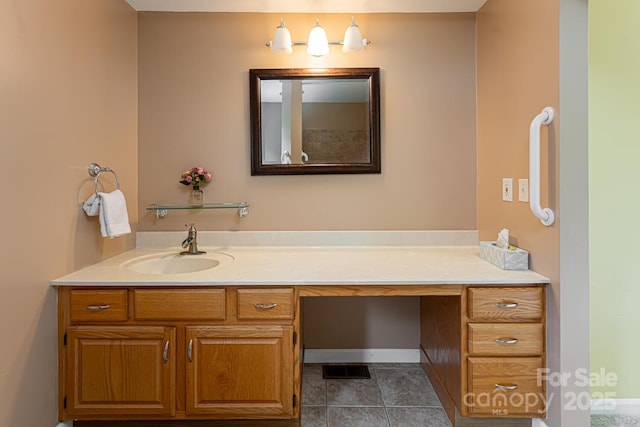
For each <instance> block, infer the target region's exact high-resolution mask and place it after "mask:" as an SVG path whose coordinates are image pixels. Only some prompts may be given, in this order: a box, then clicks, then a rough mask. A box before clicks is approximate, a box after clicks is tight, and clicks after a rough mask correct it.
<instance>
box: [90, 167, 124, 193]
mask: <svg viewBox="0 0 640 427" xmlns="http://www.w3.org/2000/svg"><path fill="white" fill-rule="evenodd" d="M87 170H88V171H89V175H91V176H92V177H94V178H95V180H94V182H93V187H94V188H95V190H96V194H98V178H100V174H101V173H102V172H111V173H112V174H113V176H114V177H115V178H116V186H117V189H118V190H119V189H120V178H118V174H117V173H116V171H114V170H113V169H111V168H109V167H106V168H103V167H102V166H100V165H99V164H97V163H91V164H90V165H89V167H88V168H87Z"/></svg>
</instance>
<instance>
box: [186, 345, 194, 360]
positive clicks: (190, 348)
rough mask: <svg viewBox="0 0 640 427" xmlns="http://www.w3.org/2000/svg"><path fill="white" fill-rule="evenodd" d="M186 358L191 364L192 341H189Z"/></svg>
mask: <svg viewBox="0 0 640 427" xmlns="http://www.w3.org/2000/svg"><path fill="white" fill-rule="evenodd" d="M187 357H188V358H189V362H191V363H193V340H189V348H187Z"/></svg>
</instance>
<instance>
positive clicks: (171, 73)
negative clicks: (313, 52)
mask: <svg viewBox="0 0 640 427" xmlns="http://www.w3.org/2000/svg"><path fill="white" fill-rule="evenodd" d="M319 18H320V22H321V23H322V24H323V26H324V27H325V28H326V30H327V32H328V34H329V37H330V38H331V39H340V38H342V35H343V32H344V29H345V27H346V26H347V24H348V23H349V20H350V16H349V15H320V16H319ZM285 20H286V24H287V26H288V27H289V28H290V29H291V33H292V36H293V38H294V40H303V39H306V37H307V34H308V31H309V29H310V28H311V27H312V26H313V25H314V22H315V15H285ZM279 21H280V15H274V14H235V13H228V14H224V13H222V14H216V13H200V14H192V13H151V12H148V13H140V14H139V47H140V49H139V55H140V62H139V67H140V121H139V126H140V141H139V150H140V166H139V167H140V169H139V179H140V199H139V200H140V208H139V209H140V213H139V214H140V229H141V230H145V231H155V230H181V229H184V224H185V222H196V223H197V225H198V226H199V228H200V229H203V230H229V229H239V230H359V229H364V230H392V229H431V230H438V229H475V227H476V213H475V210H476V208H475V207H476V202H475V186H476V152H475V35H474V33H475V18H474V15H473V14H455V15H454V14H435V15H426V14H404V15H402V14H398V15H394V14H371V15H359V16H358V17H357V22H358V25H359V26H360V28H361V29H362V32H363V34H364V35H365V36H366V37H367V38H370V39H371V40H373V43H372V44H371V45H370V46H369V47H367V49H366V51H365V52H364V53H363V54H359V55H345V54H342V53H341V52H340V51H339V48H338V47H332V52H331V54H329V55H327V56H325V57H323V58H313V57H311V56H309V55H307V54H306V53H305V51H304V49H302V48H294V53H293V54H292V55H290V56H286V55H284V56H283V55H275V54H272V53H271V52H270V51H269V49H267V48H266V47H265V46H264V43H265V42H266V41H267V40H269V39H270V38H271V36H272V35H273V31H274V29H275V27H276V26H277V25H278V23H279ZM298 67H300V68H305V67H380V69H381V92H382V96H381V98H382V106H381V110H382V126H381V131H382V174H380V175H342V176H340V175H338V176H335V175H334V176H275V177H274V176H267V177H264V176H262V177H252V176H251V174H250V164H249V155H250V152H249V140H250V134H249V131H250V128H249V75H248V70H249V69H250V68H298ZM194 164H201V165H202V166H204V167H206V168H208V169H210V170H213V171H214V174H215V178H214V182H213V183H212V184H209V185H208V186H207V187H205V189H204V190H205V201H210V202H213V201H234V200H236V201H239V200H246V201H248V202H249V203H250V204H251V213H250V215H249V216H248V217H247V218H245V219H244V220H242V221H240V220H238V219H237V217H236V215H235V214H234V213H233V212H215V213H213V212H201V213H195V214H193V213H189V214H185V213H180V212H178V213H174V212H172V213H171V214H170V216H169V218H167V219H165V220H161V221H157V222H156V220H155V217H154V216H153V214H152V213H148V212H146V211H145V210H144V208H145V206H147V205H148V204H151V203H154V202H173V203H179V202H185V201H186V200H187V188H185V187H183V186H181V185H180V184H178V177H179V174H180V172H181V171H182V170H183V169H186V168H188V167H191V166H193V165H194Z"/></svg>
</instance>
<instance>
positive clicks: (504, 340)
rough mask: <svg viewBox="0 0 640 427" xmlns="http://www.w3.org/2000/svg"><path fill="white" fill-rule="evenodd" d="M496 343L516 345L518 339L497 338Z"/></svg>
mask: <svg viewBox="0 0 640 427" xmlns="http://www.w3.org/2000/svg"><path fill="white" fill-rule="evenodd" d="M496 342H497V343H498V344H505V345H512V344H517V343H518V338H498V339H497V340H496Z"/></svg>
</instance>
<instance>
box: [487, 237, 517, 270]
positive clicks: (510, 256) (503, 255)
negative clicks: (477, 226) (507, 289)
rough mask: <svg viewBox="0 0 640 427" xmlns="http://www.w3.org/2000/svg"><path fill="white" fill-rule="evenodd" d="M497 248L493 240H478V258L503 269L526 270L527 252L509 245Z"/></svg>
mask: <svg viewBox="0 0 640 427" xmlns="http://www.w3.org/2000/svg"><path fill="white" fill-rule="evenodd" d="M509 248H510V249H503V248H499V247H497V246H496V245H495V243H494V242H480V258H482V259H483V260H485V261H487V262H490V263H491V264H493V265H495V266H496V267H499V268H502V269H503V270H528V269H529V252H527V251H525V250H523V249H520V248H516V247H515V246H509Z"/></svg>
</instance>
